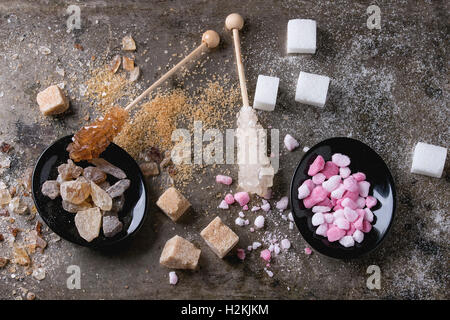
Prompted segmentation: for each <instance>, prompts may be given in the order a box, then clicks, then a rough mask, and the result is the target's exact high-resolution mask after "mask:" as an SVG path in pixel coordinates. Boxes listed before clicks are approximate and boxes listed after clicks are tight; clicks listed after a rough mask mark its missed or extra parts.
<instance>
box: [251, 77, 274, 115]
mask: <svg viewBox="0 0 450 320" xmlns="http://www.w3.org/2000/svg"><path fill="white" fill-rule="evenodd" d="M279 83H280V79H279V78H277V77H269V76H263V75H259V76H258V82H257V83H256V91H255V99H254V101H253V107H254V108H256V109H260V110H265V111H273V110H274V109H275V104H276V102H277V94H278V84H279Z"/></svg>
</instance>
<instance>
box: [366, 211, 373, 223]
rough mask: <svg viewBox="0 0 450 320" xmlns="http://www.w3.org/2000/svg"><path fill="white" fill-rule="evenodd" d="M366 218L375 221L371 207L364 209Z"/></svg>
mask: <svg viewBox="0 0 450 320" xmlns="http://www.w3.org/2000/svg"><path fill="white" fill-rule="evenodd" d="M364 220H367V221H369V222H372V221H373V212H372V210H370V209H369V208H365V209H364Z"/></svg>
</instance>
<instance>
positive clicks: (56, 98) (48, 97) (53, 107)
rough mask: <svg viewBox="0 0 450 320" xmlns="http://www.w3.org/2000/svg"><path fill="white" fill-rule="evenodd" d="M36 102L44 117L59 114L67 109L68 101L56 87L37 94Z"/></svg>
mask: <svg viewBox="0 0 450 320" xmlns="http://www.w3.org/2000/svg"><path fill="white" fill-rule="evenodd" d="M36 100H37V103H38V105H39V110H40V111H41V112H42V114H43V115H44V116H50V115H55V114H60V113H63V112H64V111H66V110H67V109H68V108H69V100H68V99H67V97H66V96H65V95H64V93H63V92H62V90H61V89H60V88H59V87H58V86H56V85H53V86H50V87H48V88H47V89H45V90H44V91H41V92H39V93H38V95H37V97H36Z"/></svg>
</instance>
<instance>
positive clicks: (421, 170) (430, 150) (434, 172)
mask: <svg viewBox="0 0 450 320" xmlns="http://www.w3.org/2000/svg"><path fill="white" fill-rule="evenodd" d="M446 158H447V148H443V147H439V146H435V145H432V144H427V143H423V142H419V143H417V144H416V147H415V149H414V157H413V161H412V166H411V172H412V173H418V174H423V175H426V176H430V177H435V178H440V177H441V176H442V171H443V170H444V165H445V159H446Z"/></svg>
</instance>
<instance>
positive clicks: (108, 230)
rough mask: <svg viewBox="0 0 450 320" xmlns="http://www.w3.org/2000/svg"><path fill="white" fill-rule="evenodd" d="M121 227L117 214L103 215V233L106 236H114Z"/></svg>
mask: <svg viewBox="0 0 450 320" xmlns="http://www.w3.org/2000/svg"><path fill="white" fill-rule="evenodd" d="M122 229H123V223H122V222H121V221H120V220H119V217H118V216H117V214H114V213H110V212H109V213H108V214H104V215H103V234H104V235H105V237H107V238H111V237H114V236H115V235H116V234H118V233H119V232H120V231H122Z"/></svg>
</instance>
